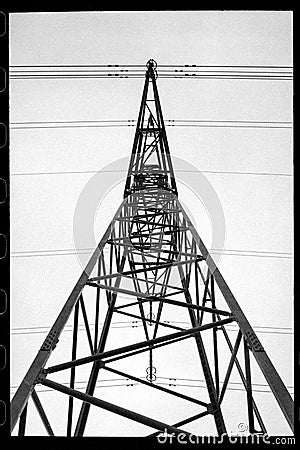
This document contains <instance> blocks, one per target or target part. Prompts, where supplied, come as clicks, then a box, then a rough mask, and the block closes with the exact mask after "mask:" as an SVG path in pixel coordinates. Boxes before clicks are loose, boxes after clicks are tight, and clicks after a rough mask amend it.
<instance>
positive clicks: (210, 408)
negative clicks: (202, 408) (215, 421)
mask: <svg viewBox="0 0 300 450" xmlns="http://www.w3.org/2000/svg"><path fill="white" fill-rule="evenodd" d="M206 408H207V412H208V413H209V414H213V413H214V407H213V405H212V404H211V403H208V405H207V406H206Z"/></svg>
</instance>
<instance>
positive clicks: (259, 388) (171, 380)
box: [10, 377, 294, 393]
mask: <svg viewBox="0 0 300 450" xmlns="http://www.w3.org/2000/svg"><path fill="white" fill-rule="evenodd" d="M139 378H141V379H145V378H146V377H139ZM157 379H165V380H169V383H168V382H166V381H161V382H158V381H153V385H154V386H155V385H159V386H173V387H200V388H206V386H203V385H199V384H198V385H197V384H186V383H185V384H183V383H175V382H174V381H176V380H179V381H189V379H185V378H174V377H169V378H168V377H157ZM125 380H126V381H127V382H126V383H117V384H109V385H103V384H102V383H103V382H105V383H108V382H110V383H111V382H115V381H125ZM125 380H124V378H110V379H104V380H100V381H98V382H97V384H96V388H102V387H119V386H141V384H140V383H138V382H134V381H131V380H130V379H129V378H125ZM190 381H194V382H198V383H205V380H201V379H199V380H190ZM60 384H62V385H64V386H69V384H70V382H61V383H60ZM86 384H87V381H75V386H76V389H77V390H81V389H86ZM220 384H221V385H222V384H223V383H222V382H221V383H220ZM228 384H229V385H231V387H230V386H227V388H226V389H229V390H234V391H236V390H239V391H245V388H238V387H234V386H233V385H237V386H242V385H243V383H242V382H238V381H236V382H234V381H229V382H228ZM82 385H83V386H82ZM252 386H254V388H252V391H254V392H268V393H270V392H272V391H271V389H262V388H264V387H268V385H267V384H263V383H252ZM255 387H256V389H255ZM286 387H287V388H288V389H290V390H294V387H293V386H286ZM17 388H18V386H14V385H13V386H11V387H10V390H11V391H12V392H13V391H14V390H16V389H17ZM36 391H37V392H54V390H53V389H50V388H42V389H41V388H38V389H36Z"/></svg>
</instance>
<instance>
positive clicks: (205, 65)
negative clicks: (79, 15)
mask: <svg viewBox="0 0 300 450" xmlns="http://www.w3.org/2000/svg"><path fill="white" fill-rule="evenodd" d="M9 67H10V68H11V67H12V68H16V67H17V68H22V67H142V68H143V69H145V64H36V65H33V64H30V65H23V64H20V65H10V66H9ZM159 67H187V68H188V67H215V68H222V67H224V68H255V69H292V68H293V66H286V65H279V66H276V65H275V66H270V65H252V64H249V65H244V66H243V65H212V64H159Z"/></svg>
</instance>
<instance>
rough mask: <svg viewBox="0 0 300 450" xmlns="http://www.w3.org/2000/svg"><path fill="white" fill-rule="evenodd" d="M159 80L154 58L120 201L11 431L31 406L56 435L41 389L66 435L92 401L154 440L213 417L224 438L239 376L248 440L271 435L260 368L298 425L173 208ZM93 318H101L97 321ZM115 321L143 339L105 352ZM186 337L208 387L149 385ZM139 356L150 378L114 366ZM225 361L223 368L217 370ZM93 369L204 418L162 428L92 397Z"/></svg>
mask: <svg viewBox="0 0 300 450" xmlns="http://www.w3.org/2000/svg"><path fill="white" fill-rule="evenodd" d="M156 78H157V73H156V63H155V62H154V61H153V60H150V61H149V62H148V63H147V71H146V76H145V85H144V90H143V95H142V101H141V107H140V111H139V116H138V122H137V128H136V133H135V138H134V144H133V151H132V156H131V160H130V164H129V170H128V176H127V180H126V186H125V193H124V200H123V202H122V204H121V205H120V207H119V209H118V210H117V212H116V214H115V216H114V218H113V220H112V222H111V224H110V225H109V227H108V228H107V230H106V232H105V234H104V236H103V238H102V239H101V241H100V242H99V244H98V246H97V247H96V249H95V251H94V253H93V254H92V256H91V258H90V260H89V262H88V264H87V266H86V268H85V270H84V271H83V273H82V275H81V276H80V278H79V280H78V282H77V283H76V285H75V287H74V289H73V291H72V292H71V294H70V296H69V298H68V299H67V301H66V303H65V305H64V306H63V308H62V310H61V312H60V314H59V316H58V317H57V319H56V321H55V323H54V325H53V326H52V328H51V330H50V332H49V334H48V335H47V337H46V339H45V341H44V343H43V345H42V347H41V348H40V350H39V352H38V353H37V355H36V358H35V359H34V361H33V363H32V365H31V367H30V368H29V370H28V372H27V374H26V376H25V378H24V380H23V381H22V383H21V384H20V386H19V388H18V390H17V392H16V394H15V395H14V397H13V399H12V403H11V429H12V430H13V429H14V427H15V426H16V424H17V422H19V431H18V433H19V435H24V434H25V431H26V418H27V410H28V408H27V405H28V401H29V399H32V401H33V403H34V406H35V408H36V409H37V411H38V413H39V415H40V417H41V420H42V422H43V424H44V427H45V433H47V434H48V435H49V436H52V435H54V427H52V425H51V424H50V421H49V419H48V418H47V415H46V413H45V410H44V407H43V406H42V403H41V401H40V398H39V397H38V394H37V391H36V386H37V385H42V386H46V387H47V388H49V389H52V390H53V391H55V392H57V393H62V394H65V395H66V396H67V398H68V407H67V409H66V411H65V414H66V415H67V421H66V423H67V426H66V430H65V435H66V436H83V435H84V433H85V429H86V424H87V420H88V417H89V413H90V407H91V405H93V406H94V407H98V408H100V409H104V410H107V411H110V412H111V413H114V414H117V415H120V416H122V417H125V418H128V419H131V420H133V421H136V422H139V423H141V424H143V425H147V426H148V427H151V428H153V429H154V430H157V432H156V434H157V433H159V432H162V431H167V432H168V433H175V434H179V433H181V432H182V429H181V427H182V426H184V425H186V424H189V423H191V422H193V421H195V420H198V419H200V418H202V417H207V416H211V418H212V419H213V421H214V424H215V430H216V433H217V435H219V436H221V435H222V434H224V433H225V434H226V433H227V432H228V430H227V426H226V423H227V420H226V417H225V415H224V411H223V408H222V407H223V403H224V398H225V396H226V393H227V389H228V383H229V380H230V377H231V375H232V372H233V369H234V368H235V370H236V371H237V373H238V375H239V377H240V380H241V383H242V386H243V388H244V391H245V398H246V401H245V408H246V410H247V417H248V426H249V432H250V433H251V434H253V433H266V427H265V425H264V421H263V418H262V415H261V413H260V412H259V409H258V406H257V404H256V402H255V401H254V398H253V392H252V381H251V367H252V365H253V363H254V362H255V361H256V363H257V365H258V367H259V369H260V371H261V372H262V374H263V375H264V378H265V380H266V382H267V384H268V385H269V387H270V388H271V390H272V392H273V395H274V397H275V399H276V401H277V402H278V404H279V406H280V408H281V410H282V413H283V415H284V417H285V419H286V421H287V422H288V424H289V426H290V427H291V428H292V429H293V401H292V398H291V396H290V394H289V392H288V390H287V389H286V387H285V385H284V383H283V382H282V380H281V378H280V376H279V375H278V373H277V371H276V369H275V368H274V366H273V365H272V363H271V361H270V359H269V358H268V356H267V354H266V352H265V350H264V348H263V346H262V345H261V343H260V341H259V339H258V337H257V336H256V334H255V332H254V330H253V329H252V327H251V325H250V324H249V322H248V320H247V318H246V317H245V315H244V313H243V311H242V310H241V308H240V306H239V304H238V303H237V301H236V299H235V297H234V296H233V294H232V292H231V291H230V289H229V287H228V285H227V284H226V282H225V280H224V279H223V277H222V275H221V273H220V271H219V269H218V268H217V267H216V265H215V263H214V261H213V259H212V258H211V256H210V254H209V252H208V251H207V249H206V247H205V245H204V243H203V242H202V240H201V238H200V237H199V235H198V233H197V231H196V229H195V228H194V226H193V225H192V223H191V221H190V219H189V218H188V216H187V214H186V212H185V211H184V209H183V207H182V205H181V203H180V202H179V200H178V196H177V187H176V181H175V176H174V171H173V167H172V162H171V158H170V152H169V147H168V141H167V136H166V132H165V127H164V122H163V116H162V110H161V105H160V101H159V96H158V90H157V85H156ZM91 290H92V291H93V290H94V294H93V295H94V300H93V301H92V303H91V299H90V298H91V297H90V291H91ZM88 292H89V295H87V293H88ZM87 298H88V300H87ZM101 308H102V310H101ZM103 308H104V309H103ZM166 308H168V311H170V308H171V309H172V310H174V311H176V312H179V313H180V314H181V313H182V314H183V313H187V314H188V317H189V321H190V326H189V327H188V328H186V327H185V328H184V327H182V326H178V325H174V323H172V322H171V321H166V320H163V319H162V315H163V312H164V310H166ZM88 310H89V315H90V318H88V313H87V311H88ZM91 311H92V313H91ZM100 311H104V312H102V314H103V318H104V320H103V324H102V325H101V324H100ZM91 314H93V320H92V321H91ZM119 316H121V317H129V318H131V319H135V320H136V321H139V323H141V324H142V327H143V333H144V339H142V340H139V341H138V342H134V343H132V344H129V345H121V343H120V346H119V347H116V348H110V349H107V339H108V336H109V333H110V329H111V324H112V322H113V319H114V318H115V317H119ZM79 319H81V320H83V323H84V327H85V332H86V336H87V341H88V349H89V350H88V353H85V354H83V355H82V354H79V345H78V342H79V334H78V332H79ZM69 320H73V336H72V348H71V351H70V356H69V357H66V352H65V353H64V355H65V358H66V359H65V360H64V361H63V362H60V363H57V364H53V363H52V364H51V363H50V360H49V358H50V356H51V355H52V352H53V350H54V349H55V347H56V346H57V344H58V340H59V338H60V336H61V333H62V331H63V330H64V327H65V325H66V324H67V322H68V321H69ZM91 323H93V327H91ZM232 323H234V324H235V325H236V327H237V332H236V335H235V338H234V339H232V336H230V335H229V333H228V330H227V329H226V326H227V324H232ZM184 340H189V341H190V342H191V344H190V345H191V346H193V348H194V349H195V350H196V354H197V358H198V359H199V373H201V374H202V375H203V377H204V380H205V386H206V395H205V396H203V398H200V397H199V396H194V397H193V396H190V395H187V394H186V393H182V392H179V391H178V390H174V389H170V388H169V387H165V386H162V385H161V384H159V383H157V380H156V367H155V366H154V360H155V354H156V351H157V349H160V348H162V347H166V346H168V348H171V347H172V346H173V345H174V344H176V343H178V342H181V341H184ZM220 341H222V342H223V343H222V345H226V347H227V349H228V352H229V357H228V358H227V360H226V361H224V358H225V356H224V355H223V352H222V353H220V351H219V349H220ZM224 343H225V344H224ZM61 345H62V344H61ZM142 353H146V354H147V355H148V356H149V366H148V368H147V376H146V377H139V376H138V375H137V374H136V373H135V370H134V365H132V372H130V373H127V372H124V370H122V369H120V368H118V367H117V363H118V362H120V361H121V362H122V361H123V360H124V359H130V358H133V357H134V356H136V355H139V354H142ZM241 358H242V362H241ZM221 361H222V367H225V370H222V371H221V370H220V363H221ZM82 366H87V367H90V369H89V377H88V380H87V382H86V387H85V392H81V391H80V390H78V389H76V388H75V387H76V386H75V385H76V374H77V371H78V370H79V368H80V367H82ZM100 371H101V372H102V371H107V372H109V373H112V374H114V375H118V376H119V377H121V378H124V379H129V380H132V381H134V382H137V383H140V384H141V385H145V386H147V387H148V388H151V389H153V390H158V391H161V392H163V393H164V394H168V395H169V396H170V398H171V397H173V398H179V399H181V400H182V401H185V402H188V403H190V404H194V405H197V407H198V408H199V412H198V413H197V414H196V415H193V416H191V417H189V418H185V419H183V418H182V417H178V421H177V422H176V423H173V424H169V423H167V422H168V421H167V418H166V421H164V422H161V421H159V420H156V419H153V418H151V417H149V416H148V415H147V416H146V415H143V414H140V413H137V412H136V411H132V410H131V409H127V408H124V407H123V406H120V405H117V404H115V403H111V402H108V401H105V400H102V399H100V398H98V397H97V396H96V395H95V388H96V383H97V380H98V376H99V373H100ZM221 372H222V373H221ZM60 373H65V374H68V376H69V383H68V385H66V384H64V383H61V382H58V381H55V380H54V379H53V377H54V376H55V374H60ZM75 399H77V401H80V402H81V406H80V410H79V413H78V414H75V412H74V401H75ZM62 413H63V412H61V414H62ZM179 415H180V414H179ZM187 434H188V433H187ZM200 434H201V433H200Z"/></svg>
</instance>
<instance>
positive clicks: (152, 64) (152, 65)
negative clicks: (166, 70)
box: [146, 59, 157, 69]
mask: <svg viewBox="0 0 300 450" xmlns="http://www.w3.org/2000/svg"><path fill="white" fill-rule="evenodd" d="M146 66H147V67H148V69H150V68H152V69H156V67H157V62H156V61H154V59H149V61H148V62H147V64H146Z"/></svg>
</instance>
